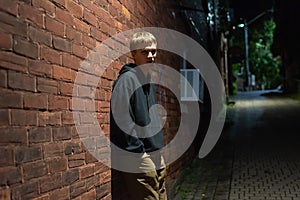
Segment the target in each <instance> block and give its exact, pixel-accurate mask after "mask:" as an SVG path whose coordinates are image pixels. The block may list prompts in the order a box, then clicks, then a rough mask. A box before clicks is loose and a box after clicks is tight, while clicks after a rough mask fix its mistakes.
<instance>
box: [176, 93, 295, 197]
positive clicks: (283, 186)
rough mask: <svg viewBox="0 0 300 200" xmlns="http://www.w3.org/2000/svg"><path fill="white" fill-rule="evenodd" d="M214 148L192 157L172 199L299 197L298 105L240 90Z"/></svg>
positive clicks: (288, 100) (278, 96)
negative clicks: (202, 156) (206, 153)
mask: <svg viewBox="0 0 300 200" xmlns="http://www.w3.org/2000/svg"><path fill="white" fill-rule="evenodd" d="M232 100H233V101H234V102H235V105H234V106H232V107H229V108H228V110H227V111H228V114H227V123H226V126H225V128H224V131H223V133H222V137H221V138H220V139H219V141H218V143H217V145H216V146H215V148H214V149H213V151H212V152H211V153H210V154H209V155H208V156H207V157H205V158H204V159H201V160H200V159H195V160H194V162H193V163H192V164H191V166H190V167H189V168H188V169H187V170H186V175H185V176H184V181H183V182H182V184H181V185H179V186H178V192H177V195H176V196H175V198H174V199H175V200H181V199H182V200H184V199H186V200H200V199H203V200H204V199H211V200H300V103H299V101H295V100H292V99H290V98H287V97H284V96H283V95H278V94H277V95H274V94H273V95H267V94H263V93H262V92H247V93H240V94H238V95H237V96H235V97H234V98H233V99H232Z"/></svg>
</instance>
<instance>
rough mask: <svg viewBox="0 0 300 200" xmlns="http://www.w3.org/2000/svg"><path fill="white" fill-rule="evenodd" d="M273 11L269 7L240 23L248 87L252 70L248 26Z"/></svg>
mask: <svg viewBox="0 0 300 200" xmlns="http://www.w3.org/2000/svg"><path fill="white" fill-rule="evenodd" d="M269 12H271V13H273V9H268V10H266V11H264V12H261V13H260V14H258V15H257V16H256V17H254V18H252V19H251V20H249V21H248V22H247V20H246V19H244V23H243V24H238V27H241V28H244V36H245V64H246V75H247V87H248V89H250V86H251V72H250V68H249V39H248V26H249V25H250V24H252V23H253V22H254V21H256V20H258V19H259V18H261V17H262V16H264V15H265V14H267V13H269Z"/></svg>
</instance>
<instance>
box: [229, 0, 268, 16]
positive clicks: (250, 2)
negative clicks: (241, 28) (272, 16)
mask: <svg viewBox="0 0 300 200" xmlns="http://www.w3.org/2000/svg"><path fill="white" fill-rule="evenodd" d="M230 1H231V5H232V8H233V9H234V15H235V17H236V19H239V18H243V19H245V18H246V19H247V20H248V21H249V20H251V19H252V18H254V17H255V16H257V15H258V14H260V13H261V12H264V11H266V10H268V9H270V8H272V2H273V0H230Z"/></svg>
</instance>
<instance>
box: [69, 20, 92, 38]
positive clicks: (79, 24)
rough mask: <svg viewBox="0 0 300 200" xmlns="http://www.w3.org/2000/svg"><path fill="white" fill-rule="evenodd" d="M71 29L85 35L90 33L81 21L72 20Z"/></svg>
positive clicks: (87, 26)
mask: <svg viewBox="0 0 300 200" xmlns="http://www.w3.org/2000/svg"><path fill="white" fill-rule="evenodd" d="M73 28H75V29H76V30H78V31H80V32H82V33H85V34H89V33H90V29H91V28H90V26H89V25H88V24H87V23H85V22H84V21H81V20H80V19H77V18H74V26H73Z"/></svg>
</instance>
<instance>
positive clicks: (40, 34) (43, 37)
mask: <svg viewBox="0 0 300 200" xmlns="http://www.w3.org/2000/svg"><path fill="white" fill-rule="evenodd" d="M28 35H29V38H30V39H31V40H32V41H34V42H38V43H40V44H45V45H47V46H51V45H52V35H51V33H49V32H46V31H43V30H41V29H38V28H35V27H33V26H29V30H28Z"/></svg>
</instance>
